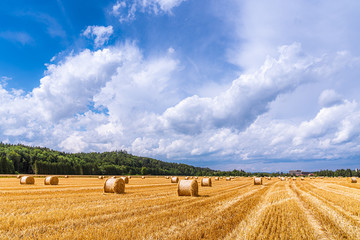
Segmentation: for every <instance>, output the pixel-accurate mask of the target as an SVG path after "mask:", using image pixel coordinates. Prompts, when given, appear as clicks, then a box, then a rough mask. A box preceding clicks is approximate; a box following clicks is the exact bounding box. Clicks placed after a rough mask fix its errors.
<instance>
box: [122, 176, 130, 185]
mask: <svg viewBox="0 0 360 240" xmlns="http://www.w3.org/2000/svg"><path fill="white" fill-rule="evenodd" d="M121 178H122V180H124V182H125V183H126V184H128V183H129V178H128V177H126V176H125V177H121Z"/></svg>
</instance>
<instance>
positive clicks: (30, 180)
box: [20, 176, 35, 184]
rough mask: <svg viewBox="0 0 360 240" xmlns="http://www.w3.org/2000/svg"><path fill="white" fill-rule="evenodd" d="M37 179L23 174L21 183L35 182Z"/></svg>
mask: <svg viewBox="0 0 360 240" xmlns="http://www.w3.org/2000/svg"><path fill="white" fill-rule="evenodd" d="M34 183H35V179H34V177H31V176H23V177H21V178H20V184H34Z"/></svg>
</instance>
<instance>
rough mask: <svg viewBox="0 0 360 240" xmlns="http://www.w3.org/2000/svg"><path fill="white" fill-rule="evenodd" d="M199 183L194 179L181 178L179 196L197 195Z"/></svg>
mask: <svg viewBox="0 0 360 240" xmlns="http://www.w3.org/2000/svg"><path fill="white" fill-rule="evenodd" d="M197 195H198V183H197V181H196V180H195V179H194V180H180V182H179V184H178V196H197Z"/></svg>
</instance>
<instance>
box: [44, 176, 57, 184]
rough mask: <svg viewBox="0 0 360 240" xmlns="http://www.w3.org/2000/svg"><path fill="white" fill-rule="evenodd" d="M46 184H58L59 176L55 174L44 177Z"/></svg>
mask: <svg viewBox="0 0 360 240" xmlns="http://www.w3.org/2000/svg"><path fill="white" fill-rule="evenodd" d="M44 184H45V185H58V184H59V178H57V177H54V176H48V177H46V178H45V179H44Z"/></svg>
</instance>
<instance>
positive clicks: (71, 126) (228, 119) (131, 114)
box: [0, 0, 360, 171]
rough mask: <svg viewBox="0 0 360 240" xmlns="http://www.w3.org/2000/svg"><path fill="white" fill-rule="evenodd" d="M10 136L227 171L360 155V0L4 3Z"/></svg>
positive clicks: (2, 77) (311, 165) (0, 73)
mask: <svg viewBox="0 0 360 240" xmlns="http://www.w3.org/2000/svg"><path fill="white" fill-rule="evenodd" d="M0 9H1V10H0V52H1V54H0V116H1V117H0V139H1V141H3V142H7V143H23V144H29V145H40V146H46V147H49V148H53V149H56V150H61V151H66V152H80V151H84V152H90V151H112V150H119V149H125V150H127V151H128V152H130V153H133V154H135V155H141V156H149V157H154V158H157V159H161V160H165V161H172V162H183V163H187V164H192V165H196V166H208V167H211V168H215V169H222V170H232V169H234V168H236V169H244V170H247V171H287V170H290V169H304V170H315V169H325V168H329V169H337V168H355V167H359V164H360V161H359V157H360V107H359V101H360V97H359V94H358V90H359V88H360V82H359V80H358V79H359V77H360V71H359V69H360V68H359V65H360V58H359V56H360V46H359V44H358V42H359V40H360V33H359V31H357V28H358V23H359V22H360V16H359V15H358V12H359V10H360V3H358V2H357V1H343V2H342V3H341V4H340V3H339V2H338V1H316V2H311V3H310V2H307V1H291V2H289V1H280V0H279V1H272V2H271V3H270V2H269V1H250V0H249V1H231V0H229V1H212V0H207V1H205V0H196V1H195V0H148V1H140V0H133V1H123V0H115V1H67V0H57V1H56V0H53V1H40V0H38V1H31V3H29V1H2V2H1V3H0Z"/></svg>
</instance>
